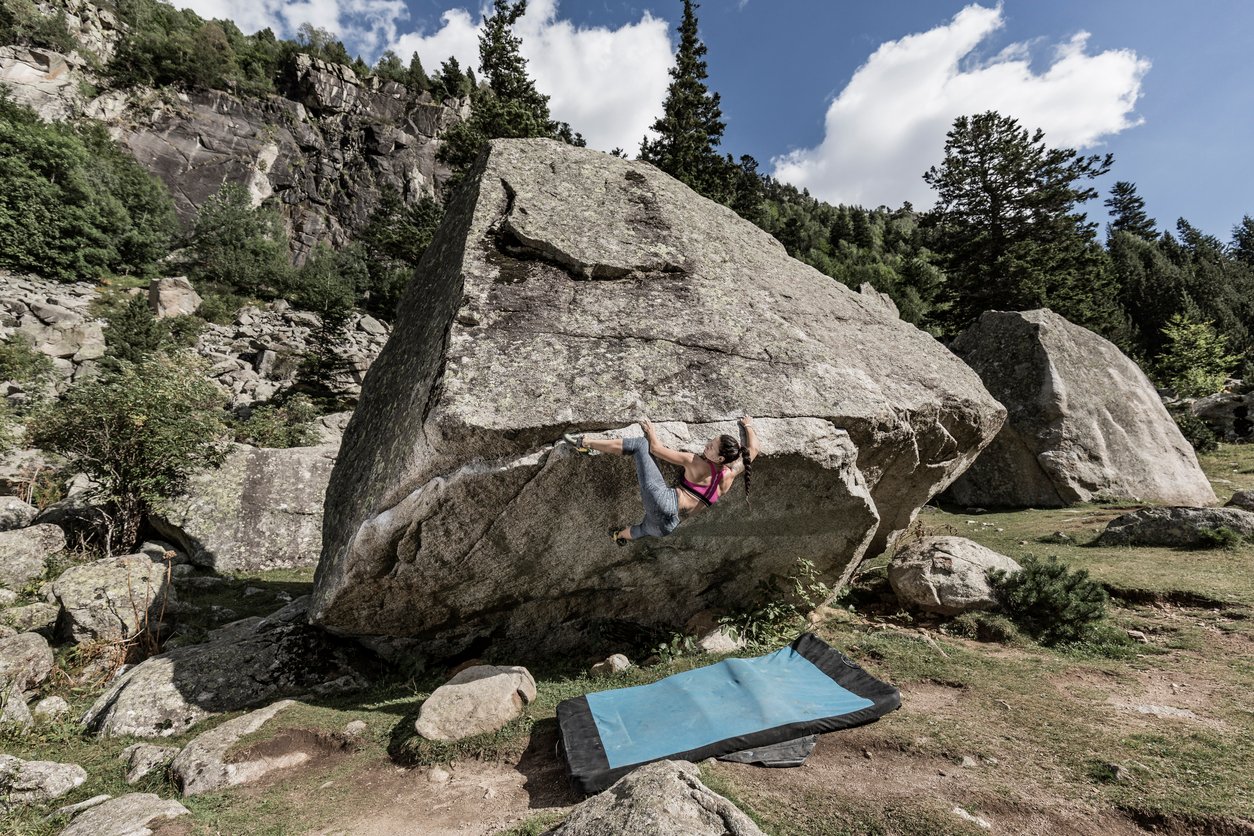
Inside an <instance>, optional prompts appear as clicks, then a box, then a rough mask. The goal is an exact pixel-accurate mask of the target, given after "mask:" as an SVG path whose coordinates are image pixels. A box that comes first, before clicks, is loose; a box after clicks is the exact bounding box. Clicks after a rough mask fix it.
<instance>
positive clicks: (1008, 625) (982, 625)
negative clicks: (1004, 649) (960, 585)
mask: <svg viewBox="0 0 1254 836" xmlns="http://www.w3.org/2000/svg"><path fill="white" fill-rule="evenodd" d="M948 631H949V632H951V633H954V634H955V635H959V636H966V637H967V638H971V639H975V640H976V641H982V642H1001V643H1003V644H1018V643H1020V642H1022V640H1023V637H1022V635H1020V633H1019V630H1018V628H1017V627H1015V624H1014V622H1013V621H1011V620H1010V619H1009V618H1007V617H1006V616H1004V615H1001V614H1000V613H992V612H983V611H976V612H964V613H962V614H961V615H959V616H958V617H956V618H955V619H954V620H953V621H951V622H949V625H948Z"/></svg>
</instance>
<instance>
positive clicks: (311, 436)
mask: <svg viewBox="0 0 1254 836" xmlns="http://www.w3.org/2000/svg"><path fill="white" fill-rule="evenodd" d="M317 417H318V409H317V407H315V406H314V404H313V402H312V401H311V400H309V398H308V397H306V396H305V395H300V394H297V395H293V396H292V397H290V398H288V399H287V400H285V401H283V402H282V403H277V404H266V405H265V406H259V407H257V408H256V409H254V410H253V411H252V414H251V415H249V416H248V418H247V419H246V420H244V421H239V422H237V423H236V424H235V440H236V441H238V442H240V443H242V444H251V445H253V446H254V447H307V446H309V445H310V444H313V443H314V441H316V440H317V433H315V432H314V429H313V422H314V419H316V418H317Z"/></svg>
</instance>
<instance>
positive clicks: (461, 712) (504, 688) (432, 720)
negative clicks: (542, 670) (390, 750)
mask: <svg viewBox="0 0 1254 836" xmlns="http://www.w3.org/2000/svg"><path fill="white" fill-rule="evenodd" d="M535 698H536V681H535V680H534V679H532V677H531V673H530V671H528V670H527V669H526V668H520V667H499V666H495V665H475V666H474V667H470V668H466V669H465V670H464V671H461V672H460V673H458V674H457V675H456V676H454V677H453V678H452V679H450V680H449V681H448V682H446V683H444V684H443V685H441V686H440V687H439V688H436V689H435V691H433V692H432V693H431V696H429V697H427V699H426V701H425V702H424V703H423V704H422V708H421V709H419V711H418V719H417V721H416V722H415V723H414V728H415V730H416V731H417V732H418V734H420V735H422V736H423V737H425V738H427V739H428V740H461V739H462V738H463V737H470V736H471V735H473V734H484V733H486V732H494V731H496V730H497V729H499V728H501V727H503V726H504V725H505V724H506V723H508V722H509V721H510V720H513V719H514V718H515V717H517V716H518V715H519V714H521V713H522V710H523V706H525V705H527V704H528V703H529V702H531V701H532V700H534V699H535Z"/></svg>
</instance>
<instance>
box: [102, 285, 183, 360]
mask: <svg viewBox="0 0 1254 836" xmlns="http://www.w3.org/2000/svg"><path fill="white" fill-rule="evenodd" d="M104 319H105V329H104V336H105V355H106V357H107V359H108V361H109V363H108V364H107V365H112V364H115V363H118V362H127V363H135V362H138V361H140V360H142V359H144V358H145V357H146V356H148V355H149V354H152V353H154V352H157V351H162V350H164V349H166V348H169V347H170V346H171V344H172V343H171V340H170V327H169V325H168V323H167V322H166V321H165V320H162V319H157V317H156V316H154V315H153V313H152V311H151V310H149V309H148V300H147V299H145V298H144V297H143V296H142V295H135V296H130V297H127V299H126V301H124V302H123V303H122V304H121V305H118V306H117V307H115V308H113V309H112V310H109V311H107V312H106V313H105V316H104Z"/></svg>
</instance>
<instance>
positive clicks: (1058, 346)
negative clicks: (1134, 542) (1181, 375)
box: [948, 308, 1215, 508]
mask: <svg viewBox="0 0 1254 836" xmlns="http://www.w3.org/2000/svg"><path fill="white" fill-rule="evenodd" d="M950 347H951V348H952V349H953V351H954V352H955V353H956V354H957V355H958V356H959V357H961V358H962V359H963V360H965V361H966V362H968V363H970V364H971V367H972V368H973V369H975V370H976V372H978V373H979V375H980V378H981V379H982V380H983V381H984V385H986V386H987V387H988V390H989V391H990V392H992V393H993V395H994V396H995V397H996V398H997V399H998V400H999V401H1001V402H1002V403H1004V404H1005V405H1006V408H1007V409H1008V410H1009V417H1008V418H1007V420H1006V425H1005V426H1004V427H1002V430H1001V432H1000V433H998V434H997V438H996V439H994V440H993V443H992V444H990V445H988V447H987V448H986V449H985V450H984V452H983V453H981V454H980V456H979V458H978V459H976V461H975V464H973V465H971V467H970V468H968V469H967V471H966V472H965V473H963V474H962V476H961V477H959V478H958V479H957V480H956V481H955V482H954V483H953V485H952V486H951V487H950V490H949V494H948V497H949V498H951V499H952V500H953V501H954V502H957V503H959V504H962V505H979V506H985V507H990V506H993V507H997V506H1000V507H1038V508H1040V507H1049V508H1057V507H1062V506H1066V505H1071V504H1073V503H1076V502H1089V501H1091V500H1093V499H1099V498H1118V497H1131V498H1137V499H1143V500H1147V501H1149V500H1153V501H1158V502H1170V503H1176V504H1185V505H1205V504H1207V503H1211V502H1214V501H1215V493H1214V491H1213V490H1211V486H1210V482H1209V481H1207V479H1206V476H1205V474H1203V473H1202V469H1201V467H1199V466H1198V463H1197V456H1196V455H1195V454H1194V452H1193V448H1192V446H1190V445H1189V442H1187V441H1185V439H1184V436H1183V435H1181V434H1180V430H1179V428H1178V427H1177V426H1176V422H1175V421H1174V420H1172V418H1171V416H1170V415H1169V414H1168V413H1167V409H1166V407H1164V406H1163V403H1162V400H1161V399H1160V398H1159V396H1158V393H1157V391H1156V390H1155V389H1154V387H1153V385H1152V384H1151V383H1150V382H1149V379H1148V378H1146V376H1145V374H1144V373H1143V372H1142V371H1141V369H1140V368H1139V367H1138V366H1137V365H1136V363H1134V362H1133V361H1132V360H1131V359H1129V358H1128V357H1127V356H1126V355H1125V354H1124V353H1123V352H1122V351H1120V350H1119V349H1118V348H1116V347H1115V345H1114V344H1113V343H1111V342H1109V341H1107V340H1105V339H1103V338H1102V337H1099V336H1098V335H1097V334H1094V333H1093V332H1092V331H1089V330H1088V329H1087V328H1082V327H1080V326H1079V325H1075V324H1072V323H1071V322H1068V321H1067V320H1066V319H1063V318H1062V317H1061V316H1059V315H1058V314H1056V313H1054V312H1053V311H1050V310H1049V309H1048V308H1043V309H1041V310H1035V311H1020V312H1016V311H986V312H984V313H983V314H981V315H980V318H979V320H978V321H977V322H976V323H975V324H974V325H972V326H971V327H970V328H968V329H967V330H966V331H964V332H963V333H962V334H960V335H959V336H958V338H957V339H955V340H954V342H953V345H951V346H950Z"/></svg>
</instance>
